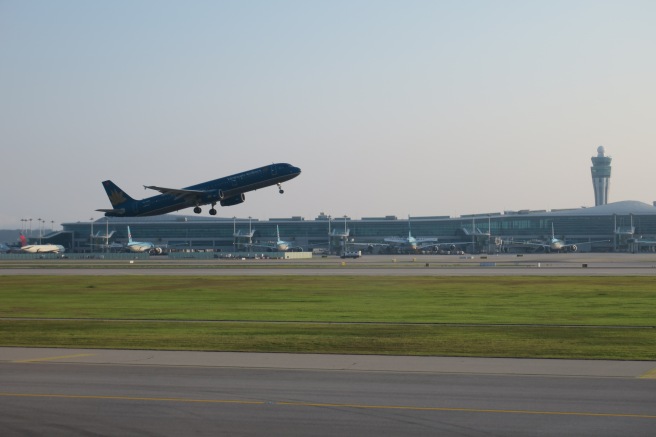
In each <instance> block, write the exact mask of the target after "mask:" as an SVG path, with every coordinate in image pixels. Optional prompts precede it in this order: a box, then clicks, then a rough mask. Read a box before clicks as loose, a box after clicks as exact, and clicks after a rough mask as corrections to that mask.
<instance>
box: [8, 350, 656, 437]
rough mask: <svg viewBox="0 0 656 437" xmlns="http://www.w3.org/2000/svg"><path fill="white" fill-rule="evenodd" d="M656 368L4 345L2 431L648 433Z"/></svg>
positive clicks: (655, 426)
mask: <svg viewBox="0 0 656 437" xmlns="http://www.w3.org/2000/svg"><path fill="white" fill-rule="evenodd" d="M655 378H656V363H654V362H613V361H578V360H576V361H569V360H512V359H471V358H436V357H384V356H353V355H338V356H330V355H329V356H325V355H311V354H310V355H294V354H238V353H214V352H164V351H116V350H98V349H29V348H0V387H2V389H1V392H0V408H2V412H3V413H2V415H1V416H0V417H2V419H1V422H2V423H1V424H0V425H2V429H3V435H8V436H11V435H29V434H33V435H55V436H56V435H67V436H70V435H162V436H178V435H201V436H203V435H231V436H232V435H271V436H283V435H284V436H301V435H303V436H305V435H317V436H332V435H364V436H367V435H371V436H373V435H377V436H378V435H392V436H395V435H404V436H405V435H419V436H422V435H427V436H428V435H431V436H434V435H446V436H451V435H453V436H490V435H494V436H501V435H503V436H526V435H531V436H556V435H557V436H617V435H631V436H651V435H653V434H654V431H655V430H656V408H655V407H656V379H655Z"/></svg>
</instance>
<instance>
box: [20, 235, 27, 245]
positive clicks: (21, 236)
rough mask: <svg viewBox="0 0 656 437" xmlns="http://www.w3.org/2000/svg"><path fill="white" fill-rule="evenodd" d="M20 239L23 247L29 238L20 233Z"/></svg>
mask: <svg viewBox="0 0 656 437" xmlns="http://www.w3.org/2000/svg"><path fill="white" fill-rule="evenodd" d="M18 239H19V240H20V245H21V247H23V246H25V245H26V244H27V238H25V235H23V234H20V237H18Z"/></svg>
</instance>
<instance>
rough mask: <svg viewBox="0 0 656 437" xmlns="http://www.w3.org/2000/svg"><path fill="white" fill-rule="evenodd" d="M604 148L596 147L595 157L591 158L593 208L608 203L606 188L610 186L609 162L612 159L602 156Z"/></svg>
mask: <svg viewBox="0 0 656 437" xmlns="http://www.w3.org/2000/svg"><path fill="white" fill-rule="evenodd" d="M604 153H605V150H604V146H599V147H597V156H593V157H592V158H591V159H592V167H590V170H591V171H592V188H593V189H594V196H595V206H599V205H605V204H607V203H608V188H609V186H610V162H611V161H612V159H613V158H611V157H610V156H604Z"/></svg>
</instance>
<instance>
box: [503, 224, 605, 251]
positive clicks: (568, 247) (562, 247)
mask: <svg viewBox="0 0 656 437" xmlns="http://www.w3.org/2000/svg"><path fill="white" fill-rule="evenodd" d="M609 241H610V240H599V241H589V242H584V243H578V245H577V244H567V243H565V242H564V241H563V240H561V239H559V238H556V235H555V232H554V225H553V223H552V224H551V238H549V239H547V240H546V241H544V242H542V243H533V242H530V241H515V242H513V244H518V245H521V246H533V247H536V248H542V249H544V251H545V252H576V251H577V250H579V248H578V246H581V245H583V244H593V243H607V242H609Z"/></svg>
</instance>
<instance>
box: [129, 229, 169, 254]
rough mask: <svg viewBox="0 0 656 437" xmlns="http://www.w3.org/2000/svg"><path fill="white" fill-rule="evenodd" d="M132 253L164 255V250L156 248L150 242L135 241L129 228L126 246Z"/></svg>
mask: <svg viewBox="0 0 656 437" xmlns="http://www.w3.org/2000/svg"><path fill="white" fill-rule="evenodd" d="M126 247H127V248H128V250H129V251H130V252H155V253H162V248H161V247H157V246H155V245H154V244H153V243H151V242H149V241H133V240H132V233H131V232H130V227H129V226H128V244H127V245H126Z"/></svg>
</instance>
